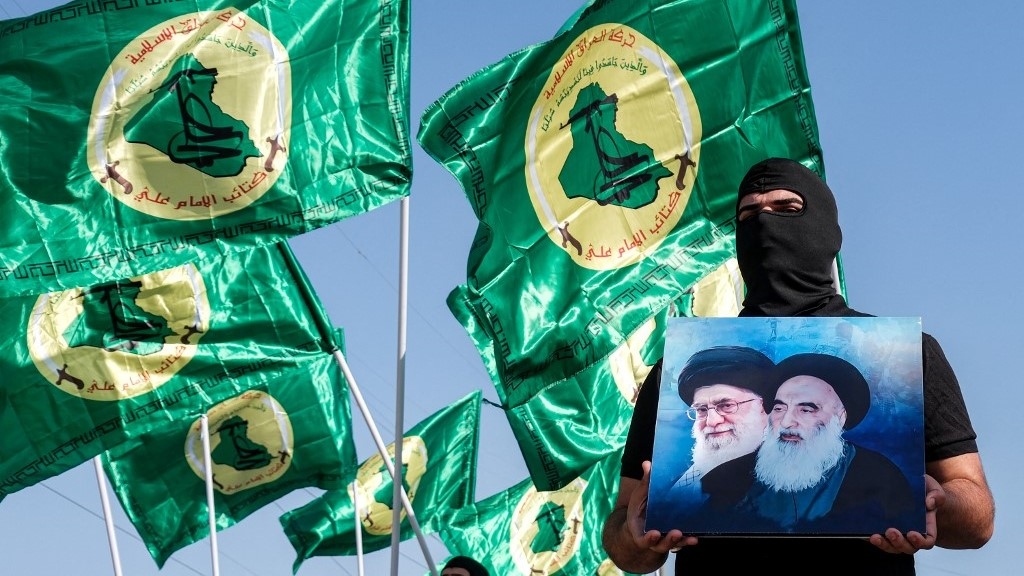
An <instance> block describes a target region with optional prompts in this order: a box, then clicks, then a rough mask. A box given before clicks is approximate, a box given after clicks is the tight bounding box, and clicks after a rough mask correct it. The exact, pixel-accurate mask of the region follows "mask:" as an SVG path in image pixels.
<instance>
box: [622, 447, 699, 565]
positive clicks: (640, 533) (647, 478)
mask: <svg viewBox="0 0 1024 576" xmlns="http://www.w3.org/2000/svg"><path fill="white" fill-rule="evenodd" d="M643 467H644V477H643V479H642V480H640V486H639V487H637V489H635V490H633V493H632V494H630V496H629V506H628V508H627V510H626V527H627V529H628V530H629V533H630V536H632V538H633V542H634V543H635V544H636V546H637V547H638V548H640V549H642V550H650V551H651V552H657V553H659V554H666V553H668V552H675V551H677V550H679V549H680V548H682V547H683V546H693V545H694V544H696V543H697V538H696V537H694V536H684V535H683V533H682V532H681V531H679V530H669V531H668V533H667V534H664V535H662V533H661V532H659V531H658V530H649V531H647V532H644V524H645V523H646V522H647V495H648V492H649V491H650V487H651V463H650V462H649V461H645V462H644V463H643Z"/></svg>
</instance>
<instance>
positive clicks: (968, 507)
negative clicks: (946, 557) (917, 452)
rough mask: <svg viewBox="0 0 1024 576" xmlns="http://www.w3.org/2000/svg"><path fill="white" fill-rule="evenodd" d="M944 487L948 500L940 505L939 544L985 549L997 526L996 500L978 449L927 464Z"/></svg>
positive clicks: (937, 541)
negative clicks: (983, 547)
mask: <svg viewBox="0 0 1024 576" xmlns="http://www.w3.org/2000/svg"><path fill="white" fill-rule="evenodd" d="M925 468H926V471H927V472H928V475H929V476H931V477H932V478H935V480H937V481H938V483H939V484H940V485H941V486H942V490H943V491H944V492H945V501H944V502H943V503H942V505H941V506H940V507H939V508H938V511H937V513H936V522H937V524H938V538H937V539H936V541H935V544H936V545H937V546H941V547H942V548H958V549H964V548H981V547H982V546H984V545H985V543H986V542H988V541H989V539H991V538H992V532H993V530H994V529H995V513H996V508H995V501H994V500H993V498H992V490H991V489H990V488H989V486H988V481H987V480H986V479H985V471H984V470H983V469H982V467H981V456H979V455H978V453H977V452H973V453H969V454H961V455H960V456H954V457H952V458H946V459H943V460H936V461H935V462H929V463H927V464H926V465H925Z"/></svg>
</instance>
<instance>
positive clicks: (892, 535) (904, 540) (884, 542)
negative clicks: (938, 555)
mask: <svg viewBox="0 0 1024 576" xmlns="http://www.w3.org/2000/svg"><path fill="white" fill-rule="evenodd" d="M924 487H925V491H926V492H925V495H924V508H925V521H924V529H925V533H924V534H921V533H920V532H915V531H913V530H912V531H910V532H907V535H906V536H904V535H903V533H902V532H900V531H899V530H897V529H896V528H889V529H888V530H886V531H885V535H884V536H883V535H881V534H872V535H871V539H870V540H871V543H872V544H874V545H875V546H877V547H879V548H881V549H882V550H885V551H886V552H889V553H891V554H913V553H915V552H917V551H918V550H928V549H931V548H932V547H934V546H935V541H936V539H937V538H938V522H937V520H936V515H937V513H938V510H939V508H940V507H941V506H942V505H943V504H945V502H946V491H945V490H943V489H942V485H941V484H939V482H938V481H937V480H936V479H934V478H932V477H931V476H929V475H927V474H925V475H924Z"/></svg>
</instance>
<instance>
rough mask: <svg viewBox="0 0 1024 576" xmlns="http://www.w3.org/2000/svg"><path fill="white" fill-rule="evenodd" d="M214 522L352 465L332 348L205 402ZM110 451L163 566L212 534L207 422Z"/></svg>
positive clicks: (329, 484)
mask: <svg viewBox="0 0 1024 576" xmlns="http://www.w3.org/2000/svg"><path fill="white" fill-rule="evenodd" d="M207 419H208V427H209V430H210V452H211V460H212V461H213V485H214V507H215V510H216V514H217V529H218V530H223V529H224V528H227V527H229V526H231V525H233V524H235V523H237V522H240V521H242V520H243V519H244V518H245V517H246V516H248V515H249V514H251V513H253V512H255V511H256V510H258V509H259V508H261V507H263V506H266V505H267V504H269V503H271V502H273V501H274V500H276V499H278V498H280V497H281V496H284V495H285V494H288V493H289V492H291V491H293V490H295V489H297V488H304V487H308V486H316V487H319V488H324V489H332V488H343V487H344V485H345V481H346V479H347V478H349V477H351V475H352V474H354V473H355V467H356V464H357V461H356V452H355V445H354V444H353V442H352V429H351V421H352V417H351V412H350V410H349V405H348V389H347V387H346V386H344V379H343V378H342V375H341V369H340V368H339V367H338V364H337V362H336V361H335V359H334V358H333V357H332V356H331V355H330V354H328V353H322V354H320V355H319V356H318V357H316V358H314V359H311V360H309V361H306V362H303V363H301V364H297V365H296V366H295V367H294V368H293V369H291V370H290V371H288V372H282V373H281V374H280V376H279V377H277V378H275V379H274V380H271V381H267V382H264V383H262V384H260V385H258V386H257V387H254V388H250V389H248V390H246V391H244V392H242V393H240V394H238V395H236V396H234V397H232V398H228V399H227V400H224V401H222V402H219V403H217V404H215V405H213V406H212V407H210V408H209V409H208V410H207ZM139 440H140V442H136V443H132V444H131V446H130V447H125V445H122V446H118V447H116V448H114V449H113V450H111V451H109V452H107V453H106V454H105V455H104V459H103V460H104V465H105V468H106V471H107V476H108V478H110V481H111V484H112V485H113V486H114V490H115V492H116V493H117V497H118V499H119V500H120V501H121V505H122V506H123V507H124V509H125V512H126V513H127V514H128V518H129V519H131V521H132V524H134V525H135V528H136V530H137V531H138V533H139V536H140V537H141V538H142V540H143V541H144V542H145V544H146V547H147V548H148V549H149V553H150V554H151V555H152V556H153V558H154V559H155V560H156V562H157V564H158V565H159V566H161V567H162V566H163V565H164V562H166V561H167V559H168V558H169V557H170V555H171V554H172V553H173V552H174V551H176V550H178V549H180V548H183V547H185V546H187V545H189V544H191V543H193V542H196V541H198V540H200V539H202V538H204V537H206V536H207V535H209V531H210V525H209V516H208V511H207V500H206V483H205V470H206V466H205V464H204V462H203V447H202V436H201V423H200V420H199V419H198V418H194V419H188V420H182V421H178V422H174V423H170V424H167V425H165V426H162V427H159V428H153V429H151V430H149V431H147V432H145V433H143V434H141V435H140V436H139Z"/></svg>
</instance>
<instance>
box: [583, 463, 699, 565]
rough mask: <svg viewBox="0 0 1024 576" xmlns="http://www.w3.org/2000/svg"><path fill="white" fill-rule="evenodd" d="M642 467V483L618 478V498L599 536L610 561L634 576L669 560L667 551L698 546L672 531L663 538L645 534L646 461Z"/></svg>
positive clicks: (648, 475) (648, 467)
mask: <svg viewBox="0 0 1024 576" xmlns="http://www.w3.org/2000/svg"><path fill="white" fill-rule="evenodd" d="M643 467H644V477H643V479H642V480H637V479H635V478H628V477H626V476H622V477H620V478H619V495H618V497H617V498H616V501H615V507H614V508H613V509H612V512H611V514H609V515H608V519H607V520H606V521H605V523H604V531H603V532H602V533H601V543H602V544H603V545H604V549H605V552H607V553H608V557H609V558H611V560H612V562H614V563H615V565H616V566H618V567H619V569H621V570H625V571H627V572H632V573H634V574H648V573H651V572H655V571H657V570H658V568H660V567H661V566H662V565H663V564H664V563H665V560H666V559H668V553H669V552H671V551H673V550H674V549H678V547H680V546H684V545H686V546H691V545H694V544H696V543H697V539H696V538H695V537H693V536H683V533H682V532H680V531H679V530H671V531H669V533H668V534H665V535H664V536H662V534H661V532H659V531H657V530H651V531H649V532H646V533H645V532H644V521H645V519H646V517H647V491H648V488H649V487H650V479H651V463H650V462H647V461H645V462H644V464H643Z"/></svg>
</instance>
